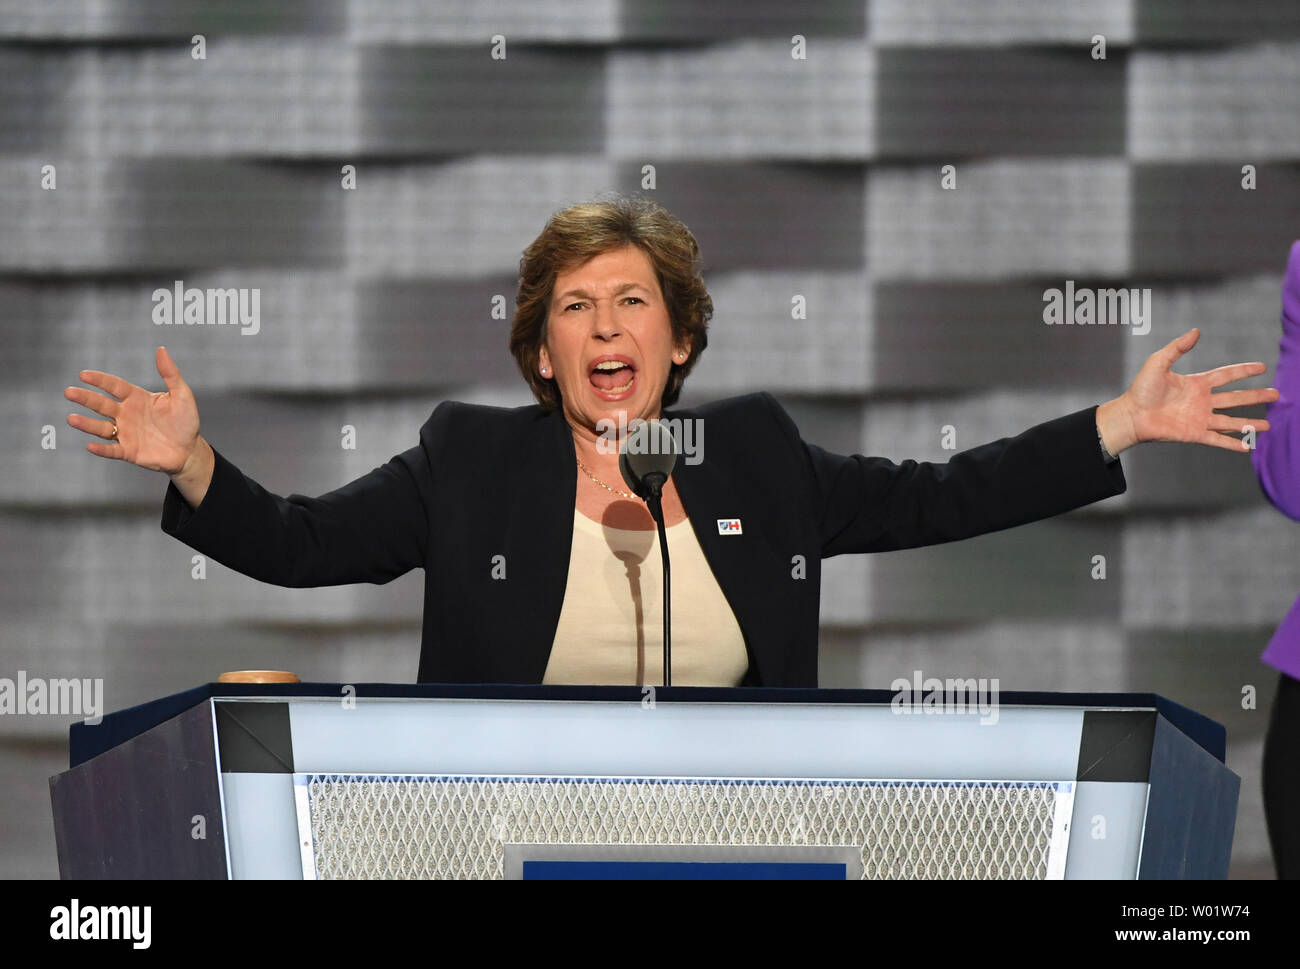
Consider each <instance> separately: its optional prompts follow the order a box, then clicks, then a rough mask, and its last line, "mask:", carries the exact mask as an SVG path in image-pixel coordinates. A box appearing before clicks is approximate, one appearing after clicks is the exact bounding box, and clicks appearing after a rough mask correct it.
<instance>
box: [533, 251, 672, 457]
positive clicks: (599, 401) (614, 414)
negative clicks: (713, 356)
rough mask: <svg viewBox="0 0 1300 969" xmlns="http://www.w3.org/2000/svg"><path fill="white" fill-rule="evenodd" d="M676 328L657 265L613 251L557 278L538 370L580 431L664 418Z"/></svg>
mask: <svg viewBox="0 0 1300 969" xmlns="http://www.w3.org/2000/svg"><path fill="white" fill-rule="evenodd" d="M672 340H673V334H672V324H671V322H670V320H669V317H668V307H667V305H666V304H665V303H664V297H663V293H662V292H660V289H659V281H658V278H657V277H656V276H655V271H654V266H653V264H652V263H651V262H650V257H649V256H647V255H646V254H645V253H644V252H643V251H642V250H641V249H639V248H637V247H636V246H626V247H624V248H622V249H612V250H610V251H609V252H605V253H602V254H601V255H599V256H596V257H595V258H593V259H591V260H590V261H588V262H585V263H583V264H582V265H581V266H578V267H577V268H576V269H572V270H570V271H569V272H565V273H561V274H560V275H559V276H557V277H556V280H555V287H554V290H553V295H552V297H551V305H550V310H549V313H548V315H547V322H546V341H545V345H544V346H543V347H542V350H541V354H540V361H539V363H538V366H539V368H540V369H542V370H543V374H542V376H544V377H548V378H551V379H554V380H555V381H556V383H557V384H558V386H559V390H560V396H561V398H562V400H563V405H562V406H563V408H564V415H565V417H566V418H567V419H568V421H569V423H570V424H572V425H573V426H574V428H576V429H578V430H584V429H585V430H587V431H589V432H591V433H593V434H595V433H597V432H598V430H599V429H598V427H597V422H599V421H601V420H602V419H608V420H612V421H614V422H615V424H616V425H617V424H619V423H620V422H619V414H620V412H623V413H624V414H625V416H624V418H623V422H622V423H623V424H624V425H625V424H626V423H630V422H631V421H633V420H635V419H636V418H642V419H644V420H649V419H650V418H653V417H658V416H659V403H660V401H661V399H662V398H663V392H664V387H665V386H667V383H668V373H669V369H670V367H671V365H672V364H673V363H683V362H685V360H686V357H687V355H688V354H689V352H690V348H689V346H685V345H683V346H680V347H675V346H674V345H673V342H672Z"/></svg>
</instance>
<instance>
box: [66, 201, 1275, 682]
mask: <svg viewBox="0 0 1300 969" xmlns="http://www.w3.org/2000/svg"><path fill="white" fill-rule="evenodd" d="M712 311H713V304H712V301H711V299H710V298H709V294H708V291H707V290H706V288H705V286H704V281H703V279H702V276H701V269H700V254H699V247H698V246H697V244H696V241H695V238H694V236H693V235H692V234H691V233H690V231H689V230H688V229H687V228H686V226H685V225H683V224H682V223H681V222H680V221H679V220H678V219H677V218H676V217H674V216H673V215H671V214H670V213H668V212H667V211H666V210H664V209H663V208H662V207H660V206H659V205H657V204H656V203H654V202H652V201H648V200H645V199H640V198H622V197H619V198H614V199H610V200H603V201H597V202H589V203H583V204H579V205H574V206H572V207H570V208H567V209H564V210H563V211H560V212H558V213H556V214H555V215H554V216H552V218H551V219H550V221H549V222H548V223H547V224H546V226H545V228H544V229H543V230H542V233H541V235H539V236H538V237H537V239H536V240H535V241H534V242H533V243H532V245H530V246H529V247H528V248H527V249H526V250H525V252H524V255H523V258H522V260H521V261H520V274H519V289H518V294H517V297H516V310H515V316H514V321H513V324H512V327H511V333H510V350H511V353H513V355H514V357H515V360H516V361H517V362H518V364H519V368H520V370H521V371H522V373H523V376H524V379H525V380H526V381H527V382H528V385H529V386H530V387H531V388H532V391H533V393H534V395H535V396H536V398H537V401H538V402H537V404H535V405H531V406H527V407H520V408H513V409H508V408H498V407H484V406H477V405H470V404H464V403H458V402H455V401H447V402H445V403H442V404H440V405H439V406H438V407H437V408H436V409H435V410H434V411H433V414H432V415H431V416H430V417H429V419H428V420H427V421H426V422H425V424H424V426H423V427H422V428H421V429H420V436H419V443H418V444H417V445H416V446H415V447H412V448H411V449H410V450H408V451H404V452H403V453H401V454H399V455H397V456H396V457H394V458H393V459H392V460H391V461H389V462H388V463H387V464H385V465H384V466H382V467H379V468H376V469H375V470H373V471H371V472H370V473H369V474H366V475H364V476H362V477H360V478H358V479H357V480H355V481H353V482H351V483H350V484H347V485H344V486H343V487H341V488H339V489H337V490H335V491H331V492H329V493H328V494H325V495H321V496H320V497H318V498H308V497H304V496H301V495H290V496H289V497H287V498H285V497H281V496H279V495H274V494H271V493H270V492H268V491H266V490H265V489H264V488H262V487H261V486H259V485H258V484H257V483H256V482H255V481H253V480H252V479H251V478H249V477H248V476H246V475H244V474H243V473H241V472H240V470H239V469H238V468H237V467H236V466H235V465H234V464H233V463H231V461H230V460H229V459H228V458H226V457H225V456H224V455H222V454H221V453H219V452H218V451H216V450H215V449H214V448H213V447H212V446H211V445H210V444H209V443H208V442H207V441H206V440H205V439H204V438H203V436H202V435H201V434H200V433H199V412H198V408H197V406H196V404H195V400H194V396H193V394H192V393H191V392H190V388H189V386H188V385H187V384H186V383H185V381H184V380H183V379H182V377H181V373H180V370H179V368H178V367H177V365H176V363H175V361H173V360H172V358H171V357H170V356H169V355H168V353H167V351H166V349H164V348H162V347H160V348H159V349H158V351H157V367H158V373H159V375H160V376H161V377H162V379H163V382H164V383H165V385H166V387H167V390H166V392H164V393H150V392H149V391H146V390H144V389H143V388H141V387H137V386H135V385H134V384H131V383H128V382H127V381H125V380H122V379H121V378H119V377H115V376H113V375H111V374H106V373H101V372H98V371H90V370H87V371H83V372H82V373H81V374H80V378H81V380H82V381H84V382H85V383H87V384H90V385H91V386H93V387H97V388H99V389H100V390H102V391H104V393H96V392H94V391H91V390H87V389H85V388H78V387H69V388H68V389H67V391H66V392H65V393H66V396H67V397H68V399H70V400H72V401H74V402H75V403H77V404H80V405H82V406H84V407H86V408H89V409H90V410H92V411H94V412H95V413H96V414H98V415H100V417H101V418H102V419H95V418H89V417H85V416H82V415H77V414H74V415H70V416H69V418H68V423H69V424H71V425H72V426H73V427H75V428H78V429H80V430H82V431H85V432H86V433H88V434H90V435H92V436H94V437H96V438H99V439H101V440H97V441H92V442H90V443H89V444H87V449H88V450H89V451H91V453H93V454H97V455H99V456H100V457H105V458H112V459H117V460H124V461H130V462H131V463H133V464H137V465H139V466H141V467H144V468H149V469H152V470H156V471H162V472H164V473H165V474H167V475H168V476H169V478H170V479H171V484H170V485H169V487H168V489H167V495H166V498H165V500H164V504H163V515H162V527H163V530H164V531H166V532H167V533H168V534H170V535H173V536H175V537H176V538H178V539H180V540H181V541H182V542H185V543H186V544H187V545H189V546H191V547H192V548H194V549H195V550H197V551H199V552H201V553H203V554H205V555H209V556H211V557H212V558H215V559H216V560H217V561H219V562H221V563H223V564H225V565H226V566H228V567H230V568H232V569H235V570H236V571H239V572H242V573H243V574H245V575H248V576H251V577H253V578H255V579H260V580H261V581H263V582H270V583H274V584H276V585H282V586H294V587H306V586H324V585H339V584H343V583H351V582H373V583H384V582H388V581H390V580H392V579H394V578H397V577H398V576H400V575H403V574H404V573H406V572H408V571H409V570H411V569H413V568H423V569H424V570H425V584H424V628H423V637H422V648H421V653H420V665H419V676H418V678H419V681H420V682H467V683H579V684H637V685H642V684H659V683H662V682H663V664H662V660H661V659H660V654H659V651H658V648H657V646H658V643H659V642H660V637H661V635H662V628H661V620H660V619H659V617H660V615H661V611H662V610H661V599H660V587H661V572H660V556H659V550H658V533H657V531H656V526H655V523H654V521H653V520H652V518H651V516H650V514H649V512H648V511H647V509H646V506H645V504H644V503H643V502H642V501H641V499H640V498H638V497H637V496H636V495H635V494H633V493H632V492H630V491H627V490H625V487H626V486H625V485H624V483H623V479H622V476H621V474H620V470H619V462H618V453H617V447H616V446H614V447H611V446H610V436H611V435H610V429H611V428H627V427H628V426H629V425H632V424H634V422H636V421H638V420H650V419H654V418H660V417H664V418H669V419H672V420H674V421H680V422H682V423H681V425H679V426H689V427H691V428H694V429H696V431H695V435H696V437H695V441H696V444H697V446H698V454H697V455H695V456H694V457H696V458H698V459H699V460H692V461H686V462H679V463H678V465H677V469H676V470H675V471H674V473H673V475H672V477H670V478H669V479H668V482H667V484H666V485H665V487H664V490H663V512H664V519H665V520H664V524H665V526H666V535H667V537H668V538H667V544H668V548H669V549H670V550H671V554H672V560H673V569H672V571H673V601H672V629H673V665H672V673H673V682H674V683H675V684H683V685H697V686H703V685H709V686H736V685H747V686H748V685H752V686H785V687H814V686H816V685H817V635H818V625H817V620H818V606H819V595H820V578H821V568H820V565H821V559H823V558H825V557H828V556H832V555H840V554H843V553H846V552H880V551H888V550H891V549H903V548H914V547H917V546H921V545H933V544H938V543H941V542H951V541H955V540H957V539H962V538H969V537H971V536H975V535H981V534H984V533H986V532H993V531H997V530H999V529H1004V528H1010V527H1012V526H1015V525H1022V524H1025V523H1027V522H1032V521H1037V520H1039V519H1042V518H1047V517H1049V516H1052V515H1058V514H1061V513H1063V512H1066V511H1069V510H1071V509H1073V508H1078V507H1079V506H1081V505H1086V504H1088V503H1090V502H1094V501H1098V500H1100V499H1102V498H1106V497H1109V496H1111V495H1115V494H1119V493H1121V492H1123V491H1124V489H1125V481H1124V473H1123V471H1122V469H1121V467H1120V464H1119V461H1118V457H1119V455H1120V453H1121V452H1123V451H1124V450H1126V449H1127V448H1129V447H1132V446H1133V445H1135V444H1138V443H1140V442H1143V441H1185V442H1190V443H1196V444H1205V445H1209V446H1212V447H1222V448H1227V449H1230V450H1236V451H1244V448H1243V445H1242V443H1241V441H1239V440H1237V439H1236V438H1233V437H1231V436H1230V435H1231V434H1233V433H1234V432H1241V431H1243V430H1244V428H1245V425H1246V424H1248V423H1249V424H1251V425H1252V426H1254V427H1255V428H1256V429H1257V430H1260V431H1263V430H1266V429H1267V424H1266V422H1264V421H1261V420H1253V421H1247V420H1246V419H1241V418H1235V417H1228V416H1225V415H1222V414H1218V413H1216V411H1217V410H1220V409H1224V408H1233V407H1241V406H1246V405H1251V404H1260V403H1267V402H1271V401H1273V400H1276V399H1277V392H1276V391H1274V390H1272V389H1252V390H1236V391H1227V392H1219V393H1214V392H1213V391H1214V389H1215V388H1217V387H1221V386H1223V385H1225V384H1228V383H1231V382H1233V381H1237V380H1241V379H1243V378H1246V377H1254V376H1258V375H1259V374H1262V373H1264V371H1265V369H1266V368H1265V366H1264V364H1262V363H1240V364H1235V365H1232V366H1227V367H1220V368H1218V369H1216V370H1212V371H1209V372H1206V373H1200V374H1191V375H1180V374H1175V373H1173V372H1172V369H1171V368H1172V366H1173V364H1174V363H1175V362H1176V361H1177V360H1178V359H1179V358H1180V357H1181V356H1182V355H1183V354H1185V353H1186V352H1187V351H1189V350H1190V349H1191V348H1192V347H1193V346H1195V344H1196V341H1197V337H1198V334H1197V331H1195V330H1193V331H1191V332H1189V333H1187V334H1185V335H1184V336H1182V337H1180V338H1178V339H1177V340H1175V341H1173V342H1172V343H1170V344H1169V345H1167V346H1165V347H1164V348H1163V349H1161V350H1159V351H1157V352H1156V353H1154V354H1152V355H1151V357H1150V358H1149V359H1148V360H1147V361H1146V363H1145V364H1144V365H1143V367H1142V369H1141V371H1140V372H1139V373H1138V375H1137V377H1136V378H1135V379H1134V381H1133V383H1132V385H1131V386H1130V387H1129V388H1128V390H1126V391H1125V392H1124V393H1123V394H1121V395H1120V396H1119V397H1117V398H1115V399H1114V400H1111V401H1108V402H1106V403H1104V404H1101V405H1100V406H1094V407H1089V408H1087V409H1085V410H1081V411H1078V412H1077V413H1074V414H1070V415H1068V416H1065V417H1061V418H1057V419H1055V420H1052V421H1048V422H1046V423H1043V424H1039V425H1037V426H1035V427H1032V428H1030V429H1029V430H1027V431H1025V432H1024V433H1022V434H1020V435H1018V436H1016V437H1011V438H1005V439H1003V440H999V441H996V442H993V443H991V444H985V445H983V446H980V447H976V448H973V449H971V450H968V451H964V452H961V453H959V454H956V455H955V456H954V457H953V458H952V459H951V460H949V461H948V462H947V463H943V464H931V463H917V462H914V461H904V462H902V463H900V464H895V463H893V462H891V461H888V460H886V459H883V458H871V457H863V456H861V455H852V456H844V455H839V454H833V453H830V452H828V451H826V450H823V449H822V448H819V447H817V446H816V445H814V444H809V443H806V442H804V441H803V440H802V439H801V438H800V435H799V432H798V429H797V428H796V427H795V425H794V423H793V422H792V421H791V419H790V417H789V416H788V415H787V414H786V413H785V411H784V410H783V409H782V408H781V406H780V405H779V404H778V403H777V402H776V400H775V399H773V398H772V397H771V396H770V395H768V394H752V395H749V396H745V397H737V398H731V399H726V400H720V401H717V402H714V403H711V404H708V405H705V406H702V407H700V408H698V409H693V410H685V409H681V410H668V408H671V407H672V405H673V404H674V403H675V402H676V400H677V398H678V395H679V393H680V391H681V388H682V384H683V382H684V381H685V380H686V377H687V376H688V375H689V374H690V372H691V369H692V368H693V367H694V365H695V363H696V362H697V361H698V360H699V358H700V355H701V354H702V353H703V352H704V350H705V347H706V345H707V342H708V337H707V327H708V321H709V318H710V316H711V315H712Z"/></svg>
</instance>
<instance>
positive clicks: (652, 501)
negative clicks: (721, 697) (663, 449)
mask: <svg viewBox="0 0 1300 969" xmlns="http://www.w3.org/2000/svg"><path fill="white" fill-rule="evenodd" d="M641 481H642V483H643V484H644V485H645V491H646V494H645V503H646V505H647V506H649V508H650V514H651V516H652V517H653V518H654V520H655V526H656V527H657V528H658V529H659V557H660V558H661V559H663V563H664V686H672V685H673V645H672V644H673V634H672V617H671V613H672V599H671V598H670V595H671V593H670V591H669V590H670V589H671V586H672V584H671V583H670V582H669V580H668V575H669V566H668V532H667V530H666V529H665V528H664V506H663V488H664V484H665V483H666V482H667V481H668V475H666V474H663V473H661V472H658V471H652V472H650V473H649V474H647V475H646V476H645V477H644V478H642V479H641Z"/></svg>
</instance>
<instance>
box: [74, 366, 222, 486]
mask: <svg viewBox="0 0 1300 969" xmlns="http://www.w3.org/2000/svg"><path fill="white" fill-rule="evenodd" d="M154 356H155V362H156V363H157V366H158V374H159V376H161V377H162V379H163V383H165V384H166V385H167V392H166V393H162V394H155V393H150V392H149V391H147V390H145V389H144V388H143V387H137V386H136V385H135V384H133V383H129V382H128V381H125V380H123V379H122V378H121V377H115V376H113V375H112V374H109V373H101V372H100V371H98V370H83V371H81V373H80V375H79V376H80V377H81V379H82V380H83V381H84V382H85V383H88V384H90V385H91V386H94V387H99V388H100V389H102V390H104V391H106V392H107V393H106V394H99V393H95V392H94V391H90V390H86V389H84V388H82V387H69V388H68V389H67V390H65V391H64V392H63V396H64V397H66V398H68V400H71V401H73V402H74V403H78V404H81V405H82V406H83V407H87V408H89V409H90V410H92V411H94V412H95V413H96V414H100V415H102V416H103V417H105V418H107V420H95V419H94V418H90V417H84V416H82V415H81V414H69V415H68V424H70V425H71V426H72V427H75V428H77V429H78V430H80V431H85V432H86V433H87V434H92V435H94V436H95V437H98V438H102V439H103V440H102V441H91V442H90V443H88V444H87V445H86V450H87V451H89V452H90V453H91V454H97V455H99V456H100V457H101V458H112V459H114V460H118V461H129V462H131V463H132V464H135V465H139V466H140V467H142V468H148V469H149V470H150V471H162V472H164V473H166V474H168V475H171V476H173V479H174V478H176V477H177V476H190V477H193V472H195V471H199V470H200V469H199V467H198V466H199V465H200V464H203V463H205V462H204V461H203V458H204V456H205V452H208V451H210V449H209V448H207V446H206V443H205V442H204V441H203V439H202V438H201V437H199V408H198V405H197V404H195V402H194V395H193V394H192V393H191V392H190V387H189V384H187V383H186V382H185V381H184V380H183V379H182V378H181V372H180V368H178V367H177V366H176V362H175V361H174V360H172V358H171V355H170V354H169V353H168V352H167V348H166V347H159V348H158V350H157V352H156V353H155V355H154ZM108 395H111V396H108ZM115 426H116V428H117V430H116V433H115V432H114V427H115ZM206 485H207V482H206V481H205V482H203V490H205V491H206ZM186 497H187V498H188V497H189V495H186ZM191 503H192V504H195V503H194V502H191Z"/></svg>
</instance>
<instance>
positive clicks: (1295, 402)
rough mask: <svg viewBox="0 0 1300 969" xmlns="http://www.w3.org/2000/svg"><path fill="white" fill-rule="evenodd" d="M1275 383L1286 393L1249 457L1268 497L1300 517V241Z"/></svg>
mask: <svg viewBox="0 0 1300 969" xmlns="http://www.w3.org/2000/svg"><path fill="white" fill-rule="evenodd" d="M1274 386H1275V387H1277V390H1278V393H1279V394H1281V396H1280V397H1279V398H1278V399H1277V400H1276V401H1274V402H1273V403H1272V404H1269V405H1268V412H1267V413H1266V415H1265V417H1266V419H1267V420H1268V423H1269V430H1268V431H1267V432H1265V433H1262V434H1260V435H1259V436H1258V437H1257V438H1256V441H1255V450H1254V451H1252V452H1251V455H1250V460H1251V463H1252V464H1254V466H1255V474H1256V476H1258V478H1259V484H1260V487H1261V488H1263V489H1264V494H1266V495H1268V500H1269V501H1271V502H1273V504H1274V505H1276V506H1277V509H1278V511H1280V512H1282V514H1284V515H1286V516H1287V517H1288V518H1294V519H1296V520H1297V521H1300V241H1298V242H1295V243H1293V244H1292V246H1291V256H1290V258H1289V259H1288V260H1287V267H1286V278H1285V279H1284V281H1283V283H1282V343H1281V347H1280V349H1279V351H1278V359H1277V374H1276V377H1275V382H1274Z"/></svg>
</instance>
